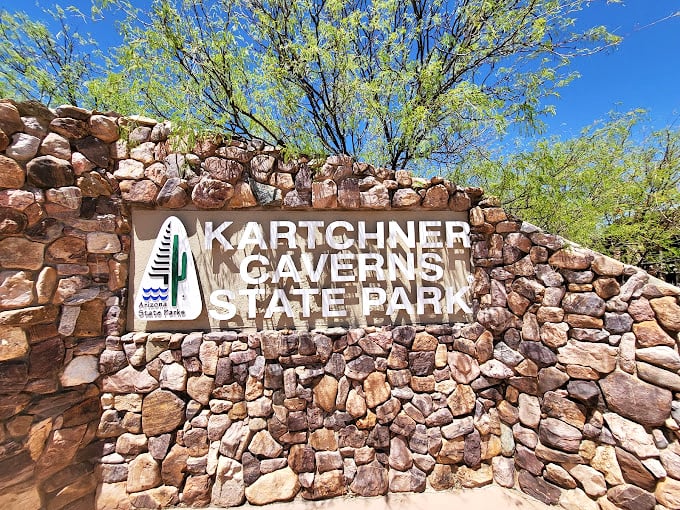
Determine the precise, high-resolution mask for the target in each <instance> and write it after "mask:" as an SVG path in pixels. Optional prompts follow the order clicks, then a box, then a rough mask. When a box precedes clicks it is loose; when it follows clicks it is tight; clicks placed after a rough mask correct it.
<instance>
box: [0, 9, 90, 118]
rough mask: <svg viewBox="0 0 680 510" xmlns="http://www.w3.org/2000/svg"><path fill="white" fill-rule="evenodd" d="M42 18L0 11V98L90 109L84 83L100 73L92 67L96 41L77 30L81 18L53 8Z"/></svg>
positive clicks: (82, 18)
mask: <svg viewBox="0 0 680 510" xmlns="http://www.w3.org/2000/svg"><path fill="white" fill-rule="evenodd" d="M45 17H46V20H45V21H39V20H35V19H31V17H29V16H28V15H27V14H26V13H23V12H16V13H10V12H9V11H6V10H4V9H0V96H1V97H11V98H14V99H34V100H37V101H40V102H42V103H45V104H50V105H59V104H64V103H66V104H72V105H76V106H78V105H89V106H92V105H93V98H92V97H91V94H90V91H89V89H88V88H87V83H88V80H90V79H92V78H93V77H94V76H100V75H101V73H102V72H103V69H101V67H99V66H98V65H97V63H96V58H95V57H96V54H97V51H98V50H97V48H98V46H97V43H96V41H95V40H94V39H92V38H91V37H90V36H89V35H88V34H81V33H80V32H79V30H78V29H77V28H76V26H77V25H79V24H81V25H84V24H85V17H84V16H83V15H82V13H80V11H78V10H77V9H76V8H74V7H69V8H67V9H62V8H60V7H58V6H56V7H54V9H52V10H46V11H45Z"/></svg>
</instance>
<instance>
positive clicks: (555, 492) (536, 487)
mask: <svg viewBox="0 0 680 510" xmlns="http://www.w3.org/2000/svg"><path fill="white" fill-rule="evenodd" d="M518 481H519V486H520V488H521V489H522V491H524V492H526V493H527V494H529V495H530V496H532V497H534V498H536V499H537V500H539V501H542V502H543V503H545V504H546V505H556V504H557V502H558V501H559V499H560V495H561V491H560V489H559V488H557V487H555V486H554V485H553V484H551V483H548V482H546V481H545V480H543V479H542V478H538V477H535V476H533V475H531V474H530V473H529V472H528V471H520V473H519V477H518Z"/></svg>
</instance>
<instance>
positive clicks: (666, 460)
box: [661, 448, 680, 480]
mask: <svg viewBox="0 0 680 510" xmlns="http://www.w3.org/2000/svg"><path fill="white" fill-rule="evenodd" d="M676 451H677V450H676ZM661 463H662V464H663V467H664V469H665V470H666V472H667V474H668V476H670V477H672V478H675V479H676V480H680V453H673V452H672V451H671V450H670V448H666V449H665V450H661Z"/></svg>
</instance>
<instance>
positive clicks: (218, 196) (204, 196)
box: [191, 178, 234, 209]
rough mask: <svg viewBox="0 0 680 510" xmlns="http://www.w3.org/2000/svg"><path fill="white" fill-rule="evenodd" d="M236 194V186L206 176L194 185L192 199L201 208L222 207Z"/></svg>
mask: <svg viewBox="0 0 680 510" xmlns="http://www.w3.org/2000/svg"><path fill="white" fill-rule="evenodd" d="M233 195H234V187H233V186H232V185H231V184H229V183H227V182H222V181H218V180H216V179H210V178H204V179H201V181H200V182H199V183H198V184H197V185H196V186H195V187H194V190H193V192H192V194H191V200H192V201H193V203H194V205H196V206H197V207H199V208H201V209H220V208H222V207H224V205H225V204H226V203H227V200H229V199H230V198H231V197H232V196H233Z"/></svg>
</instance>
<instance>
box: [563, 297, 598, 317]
mask: <svg viewBox="0 0 680 510" xmlns="http://www.w3.org/2000/svg"><path fill="white" fill-rule="evenodd" d="M562 308H563V309H564V311H565V312H566V313H573V314H579V315H588V316H591V317H602V316H603V315H604V311H605V303H604V299H602V298H601V297H600V296H598V295H597V294H595V293H594V292H567V293H566V294H565V296H564V298H562Z"/></svg>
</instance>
